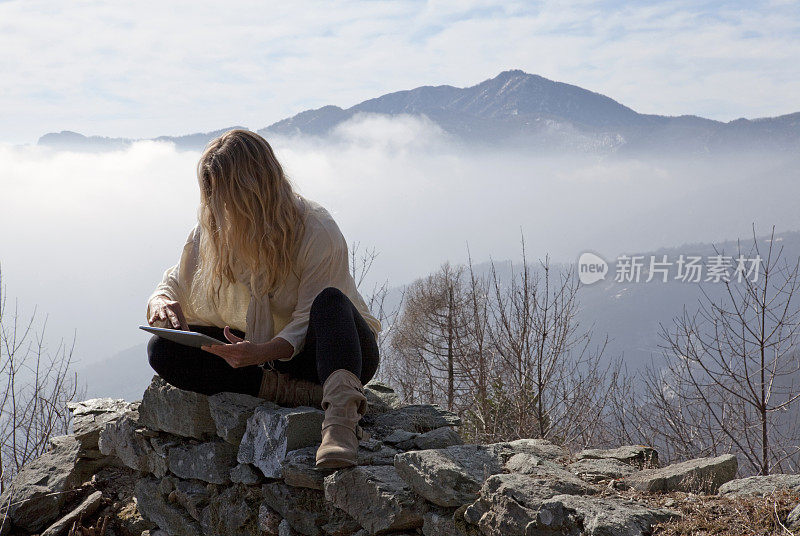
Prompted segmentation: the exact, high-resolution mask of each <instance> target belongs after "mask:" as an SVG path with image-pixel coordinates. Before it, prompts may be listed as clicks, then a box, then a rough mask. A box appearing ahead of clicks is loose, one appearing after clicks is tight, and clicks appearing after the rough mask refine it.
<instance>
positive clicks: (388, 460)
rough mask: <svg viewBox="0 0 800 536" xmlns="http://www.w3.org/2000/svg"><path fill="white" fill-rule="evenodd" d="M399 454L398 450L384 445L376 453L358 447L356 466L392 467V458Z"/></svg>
mask: <svg viewBox="0 0 800 536" xmlns="http://www.w3.org/2000/svg"><path fill="white" fill-rule="evenodd" d="M399 452H400V451H399V450H397V449H393V448H392V447H388V446H386V445H384V446H382V447H381V448H380V449H379V450H377V451H373V450H369V449H365V448H361V447H359V449H358V465H394V456H395V454H398V453H399Z"/></svg>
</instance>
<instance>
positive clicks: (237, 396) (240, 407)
mask: <svg viewBox="0 0 800 536" xmlns="http://www.w3.org/2000/svg"><path fill="white" fill-rule="evenodd" d="M259 406H263V407H266V408H271V409H275V408H277V407H278V406H277V405H276V404H273V403H272V402H269V401H267V400H264V399H261V398H257V397H255V396H250V395H246V394H243V393H227V392H224V393H218V394H216V395H212V396H210V397H208V409H209V412H210V413H211V418H212V419H213V421H214V425H215V426H216V430H217V435H218V436H219V437H221V438H222V439H224V440H225V441H227V442H228V443H232V444H234V445H238V444H239V443H240V442H241V441H242V436H243V435H244V432H245V430H246V429H247V419H249V418H250V417H251V416H252V415H253V412H254V411H255V409H256V408H257V407H259Z"/></svg>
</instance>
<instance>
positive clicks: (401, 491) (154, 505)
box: [3, 376, 800, 536]
mask: <svg viewBox="0 0 800 536" xmlns="http://www.w3.org/2000/svg"><path fill="white" fill-rule="evenodd" d="M365 394H366V396H367V400H368V407H369V409H368V411H367V414H366V415H365V416H364V418H363V419H362V422H361V424H362V426H363V428H364V429H365V431H366V433H367V436H365V438H364V439H363V440H362V441H361V443H360V446H359V455H358V459H359V464H358V466H356V467H350V468H345V469H340V470H335V471H334V470H325V471H322V470H317V469H316V468H315V467H314V456H315V452H316V447H317V446H318V444H319V441H320V424H321V422H322V418H323V415H324V414H323V412H322V411H321V410H320V409H316V408H310V407H299V408H285V407H278V406H276V405H275V404H272V403H270V402H266V401H264V400H261V399H258V398H254V397H250V396H247V395H241V394H235V393H221V394H218V395H214V396H204V395H200V394H197V393H192V392H188V391H183V390H180V389H176V388H174V387H172V386H170V385H168V384H167V383H166V382H164V381H163V380H162V379H161V378H159V377H158V376H156V377H154V378H153V381H152V383H151V385H150V386H149V388H148V389H147V391H146V392H145V393H144V396H143V398H142V400H141V402H133V403H127V402H124V401H121V400H110V399H97V400H93V401H87V402H83V403H78V404H73V405H72V407H71V409H72V410H73V412H74V414H75V434H73V435H70V436H63V437H62V438H56V440H54V442H53V445H52V448H51V450H50V451H49V452H48V453H47V454H46V455H44V456H42V458H40V460H37V462H34V464H32V467H29V468H26V469H25V470H23V471H22V472H21V473H20V476H19V477H18V479H15V483H16V485H15V486H13V489H12V490H10V491H8V492H7V493H6V494H5V495H4V499H3V500H4V501H5V502H4V504H11V505H13V506H12V508H11V509H8V510H7V512H8V514H9V516H8V517H9V518H10V520H11V521H13V525H14V527H15V528H16V529H19V530H20V531H21V532H20V533H39V531H41V530H42V529H45V528H47V527H48V526H50V527H51V529H52V527H53V526H57V525H58V523H60V522H62V521H59V520H57V519H56V518H57V517H58V516H59V515H62V514H65V512H63V511H62V510H63V508H62V507H63V505H64V504H66V501H68V500H69V490H75V489H76V487H79V483H80V482H81V481H83V480H85V479H86V478H87V477H89V476H90V475H91V474H92V472H93V471H95V472H96V471H97V470H98V467H104V466H120V467H123V468H125V470H126V471H129V472H130V473H131V474H135V475H136V477H135V479H134V480H135V486H134V491H133V495H134V496H135V500H136V509H137V510H138V512H137V515H139V516H140V517H135V516H134V519H133V521H132V522H131V527H130V528H129V529H127V530H128V533H130V534H134V533H135V534H142V535H144V536H147V535H150V536H155V535H159V536H165V535H175V536H184V535H192V536H194V535H201V534H204V535H208V536H212V535H213V536H228V535H255V534H260V535H280V536H290V535H300V534H302V535H308V536H318V535H319V536H322V535H331V536H348V535H358V536H366V535H373V534H395V535H402V534H408V535H410V534H415V535H420V534H422V535H425V536H444V535H448V536H459V535H461V536H473V535H474V536H478V535H486V536H489V535H508V536H514V535H520V536H522V535H526V536H530V535H534V536H535V535H553V534H587V535H601V534H602V535H616V536H624V535H641V534H649V533H650V532H651V530H652V527H653V525H654V524H655V523H658V522H660V521H665V520H668V519H671V518H674V517H675V516H678V515H679V513H678V512H677V511H675V510H672V509H669V508H663V507H662V508H655V507H651V506H648V505H647V504H645V503H644V502H640V501H637V500H631V498H630V494H629V495H628V496H624V495H622V494H621V493H620V491H621V490H638V492H640V493H644V494H648V493H653V492H659V491H673V490H683V491H693V492H706V493H715V492H717V490H718V489H719V488H720V486H722V490H723V491H724V492H725V493H737V492H742V489H744V488H747V489H751V490H752V489H759V490H760V489H762V488H764V489H767V488H769V487H770V483H769V482H766V481H757V482H754V483H744V481H745V480H747V479H742V480H741V481H733V482H729V481H731V480H732V479H733V478H734V477H735V475H736V472H737V463H736V458H735V457H734V456H731V455H725V456H720V457H716V458H703V459H697V460H690V461H688V462H683V463H680V464H674V465H670V466H667V467H658V455H657V453H656V452H655V451H654V450H653V449H651V448H648V447H644V446H623V447H619V448H616V449H607V450H601V449H588V450H584V451H582V452H579V453H577V454H575V455H571V454H570V453H569V452H567V451H566V450H564V449H563V448H561V447H559V446H557V445H554V444H552V443H550V442H548V441H544V440H539V439H520V440H517V441H511V442H505V443H495V444H489V445H474V444H464V443H463V441H462V439H461V436H460V435H459V433H458V427H459V425H460V421H459V419H458V417H457V416H456V415H453V414H452V413H450V412H447V411H445V410H442V409H441V408H439V407H437V406H434V405H401V404H400V403H399V402H398V399H397V396H396V395H395V394H394V392H393V391H392V390H391V389H390V388H388V387H387V386H385V385H382V384H370V385H368V386H366V388H365ZM54 460H61V461H62V462H63V463H60V465H59V463H56V462H55V461H54ZM37 463H38V465H37ZM56 466H59V467H61V469H59V470H55V471H54V470H53V468H54V467H56ZM95 477H96V475H95ZM95 477H92V478H95ZM789 480H791V479H789ZM736 482H743V484H742V485H740V486H738V487H737V485H736V484H735V483H736ZM787 482H788V483H787ZM726 483H727V484H726ZM782 485H783V486H784V487H786V486H792V485H796V486H797V488H800V478H795V480H792V481H791V482H789V481H788V480H787V481H786V482H782ZM84 488H85V486H84ZM54 490H57V491H58V492H59V493H55V494H54V493H53V491H54ZM89 491H91V490H89ZM37 493H38V495H37ZM84 495H85V498H82V499H81V500H83V502H81V503H80V504H83V503H85V502H87V501H88V503H91V500H90V499H91V497H93V496H95V495H92V494H89V493H88V492H85V493H84ZM95 502H97V501H96V500H95ZM76 504H77V503H76ZM70 515H73V516H74V515H75V511H70V512H67V513H66V515H65V518H68V516H70ZM798 516H800V512H799V513H798ZM62 526H63V523H62ZM51 529H47V530H49V531H50V533H47V532H45V533H46V534H48V536H55V535H57V534H58V533H59V530H61V529H58V530H56V529H53V530H51ZM137 530H138V531H139V532H135V531H137Z"/></svg>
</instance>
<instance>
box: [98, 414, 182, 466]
mask: <svg viewBox="0 0 800 536" xmlns="http://www.w3.org/2000/svg"><path fill="white" fill-rule="evenodd" d="M144 431H145V430H144V429H143V428H142V427H141V425H140V424H139V414H138V412H136V411H127V412H125V413H124V414H123V415H122V416H121V417H119V418H118V419H116V420H114V421H111V422H108V423H106V426H105V428H104V429H103V431H102V432H101V433H100V438H99V440H98V446H99V448H100V452H102V453H103V454H105V455H109V456H115V457H116V458H117V459H119V460H120V462H121V463H122V464H123V465H125V466H126V467H130V468H131V469H136V470H137V471H142V472H144V473H152V474H154V475H156V476H158V477H162V476H164V475H165V474H166V472H167V458H166V452H165V451H163V450H162V452H157V451H156V450H155V449H154V448H153V444H152V443H151V438H149V437H147V435H145V433H144Z"/></svg>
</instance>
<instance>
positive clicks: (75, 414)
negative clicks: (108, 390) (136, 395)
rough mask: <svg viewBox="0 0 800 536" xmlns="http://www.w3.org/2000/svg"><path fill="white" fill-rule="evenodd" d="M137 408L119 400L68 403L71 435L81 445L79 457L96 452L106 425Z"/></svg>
mask: <svg viewBox="0 0 800 536" xmlns="http://www.w3.org/2000/svg"><path fill="white" fill-rule="evenodd" d="M137 407H138V403H128V402H125V401H124V400H123V399H121V398H92V399H89V400H83V401H81V402H68V403H67V409H69V411H70V412H72V430H73V435H74V436H75V439H77V440H78V442H79V443H80V445H81V455H84V456H85V455H87V454H90V453H91V452H92V451H97V450H98V447H97V441H98V439H99V438H100V432H101V431H102V430H103V429H104V428H105V427H106V424H107V423H109V422H111V421H113V420H115V419H117V418H119V417H120V416H121V415H122V414H124V413H125V412H127V411H128V410H130V409H135V408H137Z"/></svg>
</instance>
